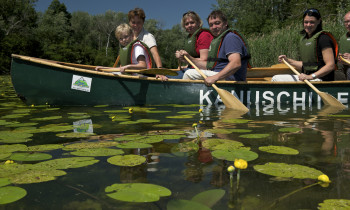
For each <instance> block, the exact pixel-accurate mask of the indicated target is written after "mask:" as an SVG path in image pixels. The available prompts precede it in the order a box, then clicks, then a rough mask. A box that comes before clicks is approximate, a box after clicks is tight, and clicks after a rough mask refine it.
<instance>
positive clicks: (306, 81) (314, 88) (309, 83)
mask: <svg viewBox="0 0 350 210" xmlns="http://www.w3.org/2000/svg"><path fill="white" fill-rule="evenodd" d="M283 62H284V63H285V64H286V65H287V66H288V67H289V68H290V69H291V70H292V71H293V72H294V74H296V75H298V76H299V75H300V73H299V72H298V71H297V70H296V69H295V68H294V67H293V66H292V65H290V64H289V63H288V62H287V61H286V60H284V59H283ZM304 82H305V83H306V84H307V85H309V86H310V87H311V88H312V89H313V90H314V91H315V92H316V93H320V92H321V91H319V90H318V89H317V88H316V87H315V86H314V85H313V84H311V82H310V81H309V80H307V79H306V80H304Z"/></svg>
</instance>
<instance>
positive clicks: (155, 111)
mask: <svg viewBox="0 0 350 210" xmlns="http://www.w3.org/2000/svg"><path fill="white" fill-rule="evenodd" d="M168 112H170V111H165V110H147V111H146V113H150V114H162V113H168Z"/></svg>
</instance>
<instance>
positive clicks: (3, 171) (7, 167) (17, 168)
mask: <svg viewBox="0 0 350 210" xmlns="http://www.w3.org/2000/svg"><path fill="white" fill-rule="evenodd" d="M31 168H32V164H18V163H12V164H2V165H0V177H5V178H6V177H12V176H13V175H15V174H18V173H23V172H25V171H27V170H30V169H31Z"/></svg>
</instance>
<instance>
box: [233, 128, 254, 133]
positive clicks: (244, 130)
mask: <svg viewBox="0 0 350 210" xmlns="http://www.w3.org/2000/svg"><path fill="white" fill-rule="evenodd" d="M249 132H252V130H249V129H233V130H232V133H249Z"/></svg>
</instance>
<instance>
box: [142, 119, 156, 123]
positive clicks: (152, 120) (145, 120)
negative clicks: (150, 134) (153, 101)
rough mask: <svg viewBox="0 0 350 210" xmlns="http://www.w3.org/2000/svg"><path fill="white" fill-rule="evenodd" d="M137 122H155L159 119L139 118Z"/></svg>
mask: <svg viewBox="0 0 350 210" xmlns="http://www.w3.org/2000/svg"><path fill="white" fill-rule="evenodd" d="M137 122H139V123H157V122H160V120H156V119H140V120H137Z"/></svg>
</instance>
